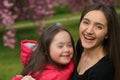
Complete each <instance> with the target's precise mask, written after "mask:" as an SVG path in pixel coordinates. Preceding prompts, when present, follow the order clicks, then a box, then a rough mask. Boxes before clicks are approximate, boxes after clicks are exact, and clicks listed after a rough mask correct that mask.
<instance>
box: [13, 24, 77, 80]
mask: <svg viewBox="0 0 120 80" xmlns="http://www.w3.org/2000/svg"><path fill="white" fill-rule="evenodd" d="M33 45H35V47H32V46H33ZM31 47H32V49H31ZM74 56H75V48H74V41H73V39H72V36H71V34H70V32H68V31H67V30H66V29H65V28H63V27H62V26H60V25H57V24H55V25H53V26H51V27H49V28H48V29H47V30H45V31H44V32H43V33H42V35H41V36H40V39H39V41H38V42H36V41H33V40H23V41H22V42H21V59H22V63H23V65H24V69H23V71H22V73H21V75H18V76H16V77H13V79H12V80H70V79H71V74H72V72H73V69H74Z"/></svg>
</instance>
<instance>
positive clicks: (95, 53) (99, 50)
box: [82, 46, 105, 59]
mask: <svg viewBox="0 0 120 80" xmlns="http://www.w3.org/2000/svg"><path fill="white" fill-rule="evenodd" d="M82 55H83V56H86V57H89V58H98V59H101V58H102V57H104V56H105V51H104V49H103V47H102V46H100V47H96V48H92V49H84V51H83V54H82Z"/></svg>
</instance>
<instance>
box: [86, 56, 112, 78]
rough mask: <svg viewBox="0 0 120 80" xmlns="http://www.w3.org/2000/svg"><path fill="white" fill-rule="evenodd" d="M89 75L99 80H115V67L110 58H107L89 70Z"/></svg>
mask: <svg viewBox="0 0 120 80" xmlns="http://www.w3.org/2000/svg"><path fill="white" fill-rule="evenodd" d="M88 74H89V75H91V76H92V77H93V78H95V79H98V80H113V78H114V66H113V64H112V62H111V61H110V59H109V57H108V56H105V57H103V58H102V59H101V60H100V61H99V62H98V63H97V64H96V65H95V66H94V67H93V68H91V69H90V70H89V72H88Z"/></svg>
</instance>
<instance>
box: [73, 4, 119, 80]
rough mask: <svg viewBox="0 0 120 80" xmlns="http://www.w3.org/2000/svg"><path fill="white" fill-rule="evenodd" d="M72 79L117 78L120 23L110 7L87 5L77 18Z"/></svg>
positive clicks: (98, 79) (117, 79)
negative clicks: (78, 23) (75, 61)
mask: <svg viewBox="0 0 120 80" xmlns="http://www.w3.org/2000/svg"><path fill="white" fill-rule="evenodd" d="M79 36H80V39H79V40H78V43H77V46H76V49H77V66H76V68H75V71H74V73H73V78H72V79H73V80H119V79H120V62H119V61H120V25H119V22H118V18H117V14H116V11H115V9H114V8H113V7H111V6H108V5H104V4H102V3H95V4H92V5H89V6H87V7H86V8H85V9H84V11H83V13H82V15H81V19H80V27H79Z"/></svg>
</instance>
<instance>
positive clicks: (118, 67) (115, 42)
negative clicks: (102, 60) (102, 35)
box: [80, 3, 120, 80]
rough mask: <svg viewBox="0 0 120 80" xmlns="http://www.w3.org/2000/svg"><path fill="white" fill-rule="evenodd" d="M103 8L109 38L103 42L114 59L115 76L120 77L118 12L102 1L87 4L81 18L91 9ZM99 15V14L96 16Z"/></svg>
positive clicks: (117, 78) (105, 49)
mask: <svg viewBox="0 0 120 80" xmlns="http://www.w3.org/2000/svg"><path fill="white" fill-rule="evenodd" d="M93 10H101V11H102V12H103V13H104V15H105V17H106V19H107V26H108V33H107V35H108V39H105V40H104V42H103V47H104V51H105V52H106V55H108V56H109V58H110V59H111V60H112V62H113V64H114V67H115V78H116V80H119V79H120V62H119V61H120V24H119V20H118V16H117V13H116V11H115V9H114V7H113V6H110V5H105V4H102V3H94V4H93V5H90V6H87V7H86V8H85V9H84V11H83V13H82V15H81V18H80V22H81V21H82V19H83V17H84V16H85V15H86V14H87V13H88V12H90V11H93ZM95 17H97V16H95Z"/></svg>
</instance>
